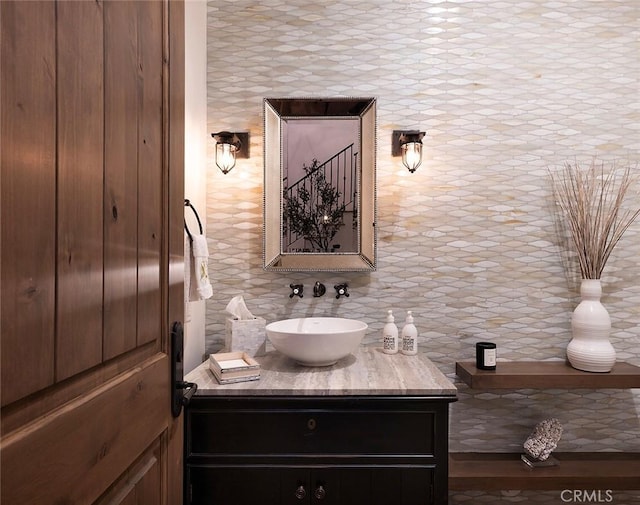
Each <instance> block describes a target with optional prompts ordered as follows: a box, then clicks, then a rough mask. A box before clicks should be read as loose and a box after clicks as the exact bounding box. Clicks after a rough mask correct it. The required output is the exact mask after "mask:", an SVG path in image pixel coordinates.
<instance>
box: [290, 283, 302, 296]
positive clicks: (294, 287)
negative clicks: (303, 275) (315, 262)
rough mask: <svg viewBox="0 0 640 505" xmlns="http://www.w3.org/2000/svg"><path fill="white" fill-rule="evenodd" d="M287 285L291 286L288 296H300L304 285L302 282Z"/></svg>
mask: <svg viewBox="0 0 640 505" xmlns="http://www.w3.org/2000/svg"><path fill="white" fill-rule="evenodd" d="M289 287H290V288H291V294H290V295H289V298H293V297H294V296H299V297H300V298H302V296H303V295H302V291H303V290H304V286H303V285H302V284H289Z"/></svg>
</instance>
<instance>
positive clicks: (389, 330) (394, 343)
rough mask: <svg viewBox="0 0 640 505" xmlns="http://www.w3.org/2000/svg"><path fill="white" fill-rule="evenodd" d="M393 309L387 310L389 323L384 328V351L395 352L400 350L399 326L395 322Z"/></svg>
mask: <svg viewBox="0 0 640 505" xmlns="http://www.w3.org/2000/svg"><path fill="white" fill-rule="evenodd" d="M393 321H394V318H393V311H391V310H389V311H387V324H385V325H384V328H383V329H382V352H384V353H385V354H395V353H397V352H398V327H397V326H396V325H395V323H394V322H393Z"/></svg>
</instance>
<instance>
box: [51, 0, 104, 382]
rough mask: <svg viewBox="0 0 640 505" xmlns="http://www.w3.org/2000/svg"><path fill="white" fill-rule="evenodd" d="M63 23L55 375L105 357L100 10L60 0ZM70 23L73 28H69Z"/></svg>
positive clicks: (62, 375) (60, 35)
mask: <svg viewBox="0 0 640 505" xmlns="http://www.w3.org/2000/svg"><path fill="white" fill-rule="evenodd" d="M57 16H58V25H61V26H64V27H65V29H61V30H57V41H58V58H57V61H58V63H57V65H58V91H57V96H58V189H57V191H58V194H61V195H74V196H73V198H58V219H57V225H58V258H57V266H58V269H57V296H56V299H57V306H58V310H57V318H56V357H57V359H56V378H57V380H61V379H65V378H67V377H71V376H72V375H74V374H76V373H78V372H81V371H83V370H86V369H88V368H91V367H92V366H95V365H97V364H99V363H100V362H101V361H102V264H103V257H102V247H103V239H102V238H103V231H102V222H103V214H102V193H103V169H102V162H103V159H102V158H103V152H104V129H103V122H104V108H103V92H102V90H103V65H102V52H103V44H102V38H103V28H102V7H101V6H100V4H97V3H95V2H77V3H71V2H61V3H60V4H58V6H57ZM66 27H68V28H66Z"/></svg>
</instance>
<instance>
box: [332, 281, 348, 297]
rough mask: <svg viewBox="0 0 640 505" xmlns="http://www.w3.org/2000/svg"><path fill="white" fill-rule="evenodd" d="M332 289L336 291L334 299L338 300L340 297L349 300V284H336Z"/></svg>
mask: <svg viewBox="0 0 640 505" xmlns="http://www.w3.org/2000/svg"><path fill="white" fill-rule="evenodd" d="M333 289H335V290H336V298H340V297H341V296H346V297H347V298H349V284H347V283H346V282H345V283H343V284H336V285H335V286H333Z"/></svg>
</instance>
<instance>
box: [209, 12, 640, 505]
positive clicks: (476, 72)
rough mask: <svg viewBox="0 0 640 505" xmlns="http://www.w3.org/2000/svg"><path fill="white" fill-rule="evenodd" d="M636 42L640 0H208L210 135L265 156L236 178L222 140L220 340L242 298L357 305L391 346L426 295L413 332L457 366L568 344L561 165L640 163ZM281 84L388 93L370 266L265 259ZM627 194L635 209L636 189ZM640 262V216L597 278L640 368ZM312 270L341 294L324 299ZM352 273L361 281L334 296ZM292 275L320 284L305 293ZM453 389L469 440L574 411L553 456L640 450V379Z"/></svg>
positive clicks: (499, 446) (491, 443) (214, 314)
mask: <svg viewBox="0 0 640 505" xmlns="http://www.w3.org/2000/svg"><path fill="white" fill-rule="evenodd" d="M639 40H640V4H639V3H638V2H636V1H635V0H626V1H622V0H620V1H613V0H611V1H608V0H600V1H594V0H557V1H549V0H529V1H517V2H516V1H505V0H483V1H478V0H473V1H471V0H422V1H411V2H409V1H406V0H398V1H396V2H388V1H383V0H343V1H333V0H321V1H318V2H308V1H307V0H286V1H285V0H261V1H260V2H255V1H248V0H233V1H231V0H227V1H224V0H217V1H211V2H209V6H208V71H207V75H208V82H207V87H208V125H209V130H210V131H211V132H213V131H220V130H225V129H228V130H232V131H241V130H248V131H250V133H251V157H250V159H248V160H239V161H238V164H237V166H236V167H235V168H234V169H233V170H232V171H231V172H230V173H229V174H228V175H222V173H221V172H220V171H219V170H218V169H217V167H216V166H215V162H214V161H213V160H214V153H213V142H210V144H209V155H208V159H209V167H208V177H207V179H208V182H207V212H206V213H207V230H208V231H207V235H208V237H207V238H208V242H209V250H210V263H209V272H210V277H211V281H212V284H213V288H214V296H213V298H211V299H210V300H208V301H207V318H206V335H207V337H206V338H207V341H206V346H207V351H208V352H214V351H216V350H218V349H219V348H220V346H221V345H222V343H223V341H224V331H225V330H224V328H225V314H224V308H225V306H226V304H227V302H228V301H229V300H230V299H231V298H232V297H233V296H235V295H238V294H242V295H244V297H245V300H246V303H247V306H248V307H249V309H250V310H251V311H252V312H253V313H254V314H255V315H256V316H261V317H264V318H265V319H266V320H267V321H268V322H269V321H272V320H276V319H281V318H286V317H298V316H310V315H345V316H348V317H353V318H358V319H362V320H364V321H365V322H367V323H368V324H369V327H370V329H369V332H368V334H367V337H366V340H367V342H376V341H379V339H380V333H381V329H382V326H383V325H384V322H385V315H386V311H387V309H394V313H395V314H396V321H400V325H401V324H402V321H403V319H404V312H405V311H406V310H412V311H413V314H414V317H415V321H416V326H417V327H418V330H419V331H420V347H421V348H422V349H423V350H426V351H427V352H428V353H429V355H430V357H431V358H432V360H433V361H434V362H435V363H437V364H438V366H439V367H440V368H441V370H442V371H443V372H445V373H446V374H447V375H448V376H449V377H450V378H451V379H452V380H456V377H455V374H454V372H453V370H454V362H455V361H456V360H461V359H471V358H472V357H473V353H474V350H473V346H474V343H475V342H476V341H478V340H491V341H494V342H496V343H497V345H498V356H499V358H502V359H510V360H515V359H553V358H563V357H564V355H565V348H566V345H567V343H568V341H569V324H570V323H569V322H570V316H571V311H572V310H573V308H574V307H575V305H576V303H577V301H578V287H579V270H578V267H577V264H576V263H575V261H573V258H572V253H571V247H570V246H569V245H568V244H567V242H566V239H565V238H563V234H562V233H560V232H559V227H558V220H557V216H556V209H555V206H554V203H553V200H552V198H551V195H550V179H549V174H548V170H549V169H553V168H557V167H559V166H561V165H562V163H563V162H565V161H572V162H573V161H578V162H580V163H583V164H588V163H590V162H591V160H592V158H593V157H594V156H597V157H598V159H599V160H603V161H606V162H613V161H615V162H616V163H617V164H619V165H622V164H631V165H633V166H635V167H637V168H638V169H639V170H640V164H639V162H640V126H639V125H640V91H639V90H640V42H639ZM267 96H305V97H309V96H321V97H331V96H373V97H376V98H377V110H378V127H377V129H378V131H377V194H378V200H377V209H378V210H377V227H378V269H377V271H375V272H372V273H365V274H363V273H317V274H310V273H291V274H284V273H273V272H265V271H264V270H263V269H262V229H263V220H262V171H263V155H262V151H263V142H262V134H263V110H262V108H263V98H264V97H267ZM394 129H420V130H422V131H426V132H427V135H426V137H425V138H424V140H423V144H424V153H425V159H424V161H423V164H422V166H421V167H420V168H419V169H418V171H417V172H415V173H414V174H409V172H408V171H407V170H406V169H405V168H404V167H402V164H401V162H400V160H399V158H392V157H391V134H392V131H393V130H394ZM629 202H630V203H631V204H634V205H635V206H638V205H640V194H639V193H638V192H637V191H635V192H634V193H633V194H631V195H630V197H629ZM639 258H640V221H638V222H636V223H635V224H634V225H633V226H632V227H631V228H630V229H629V230H628V232H627V234H626V235H625V237H624V238H623V240H622V242H621V243H620V244H619V246H618V248H617V249H616V250H615V251H614V254H613V256H612V257H611V259H610V262H609V264H608V265H607V268H606V269H605V275H604V277H603V291H604V296H603V303H604V304H605V306H606V307H607V308H608V309H609V312H610V314H611V318H612V324H613V328H614V329H613V333H612V342H613V344H614V347H615V348H616V351H617V353H618V359H619V360H624V361H628V362H631V363H634V364H636V365H640V282H639V281H640V260H639ZM318 280H319V281H321V282H323V283H325V284H326V285H327V286H328V287H330V289H329V290H328V293H327V295H325V296H324V297H321V298H313V296H312V294H311V288H312V286H313V284H314V283H315V282H316V281H318ZM342 281H346V282H348V283H349V290H350V293H351V296H350V297H349V298H341V299H339V300H336V299H335V297H334V296H332V292H333V289H332V287H333V284H336V283H338V282H342ZM292 282H299V283H303V284H304V285H305V289H306V290H307V291H306V293H308V294H306V295H305V297H304V298H301V299H300V298H297V297H295V298H294V299H290V298H289V296H288V295H289V292H290V290H289V288H288V286H289V284H290V283H292ZM456 385H457V386H458V387H459V389H460V394H459V398H460V399H459V401H458V402H457V403H455V404H453V406H452V419H451V438H450V440H451V441H450V444H451V449H452V450H454V451H517V450H518V449H519V447H521V444H522V442H523V441H524V439H525V438H526V437H527V435H528V434H529V432H530V430H531V428H532V427H533V425H534V424H536V423H537V422H538V421H540V420H542V419H544V418H546V417H557V418H559V419H560V420H561V422H562V423H563V425H564V428H565V431H564V435H563V438H562V440H561V442H560V447H559V450H564V451H589V450H614V451H618V450H627V451H640V392H639V391H638V390H635V391H633V390H620V391H618V390H571V391H567V390H548V391H539V390H516V391H471V390H469V389H468V388H467V387H466V386H464V385H463V384H461V383H459V382H456ZM512 494H514V493H512ZM470 496H474V497H475V498H474V499H477V503H481V502H486V503H496V502H498V501H499V500H501V501H504V502H505V503H506V502H511V501H522V500H523V497H525V496H527V495H526V494H516V496H509V495H508V494H505V493H503V494H500V493H498V494H495V493H494V494H482V493H481V494H478V493H474V494H465V493H455V494H452V502H453V503H463V502H468V500H469V497H470ZM617 496H618V495H617ZM619 496H623V495H622V494H620V495H619ZM624 496H626V495H624ZM536 499H537V500H540V501H541V502H545V501H546V502H554V500H555V502H557V501H558V494H557V493H554V492H549V493H546V494H543V495H542V496H537V498H536ZM483 500H484V501H483Z"/></svg>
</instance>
